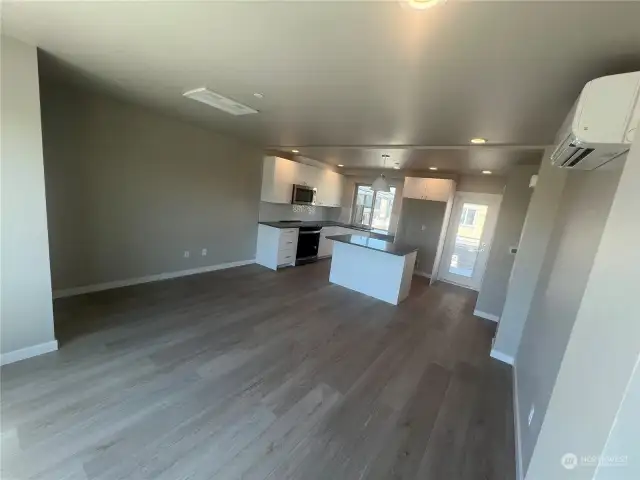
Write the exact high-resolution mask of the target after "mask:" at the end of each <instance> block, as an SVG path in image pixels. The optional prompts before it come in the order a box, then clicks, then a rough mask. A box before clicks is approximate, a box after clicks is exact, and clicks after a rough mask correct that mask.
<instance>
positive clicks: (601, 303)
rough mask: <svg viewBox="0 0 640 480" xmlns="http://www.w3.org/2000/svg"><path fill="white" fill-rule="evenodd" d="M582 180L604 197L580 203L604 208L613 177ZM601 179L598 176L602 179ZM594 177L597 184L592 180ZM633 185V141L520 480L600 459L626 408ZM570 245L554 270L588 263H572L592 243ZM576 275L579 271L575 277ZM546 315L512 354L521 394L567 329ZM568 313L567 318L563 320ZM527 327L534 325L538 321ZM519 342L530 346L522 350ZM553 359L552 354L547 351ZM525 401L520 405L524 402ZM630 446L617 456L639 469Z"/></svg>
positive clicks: (638, 261)
mask: <svg viewBox="0 0 640 480" xmlns="http://www.w3.org/2000/svg"><path fill="white" fill-rule="evenodd" d="M620 161H621V160H619V161H618V165H620V163H619V162H620ZM586 175H590V176H592V177H593V181H592V180H591V179H589V182H593V183H591V185H592V187H597V188H598V189H601V188H602V189H604V190H603V191H602V192H599V191H598V190H596V188H591V189H588V190H587V188H584V191H583V196H584V197H586V198H585V200H586V201H587V202H588V204H589V205H591V204H592V203H593V202H592V201H591V200H589V199H588V198H589V197H591V196H595V197H600V198H601V199H602V200H603V202H605V203H606V193H607V190H608V189H609V188H610V185H609V186H607V185H606V184H603V182H606V181H610V182H611V183H615V182H613V180H611V176H610V177H609V178H610V180H606V178H605V177H606V176H607V175H608V173H606V172H600V171H595V172H589V173H587V174H586ZM603 175H604V177H601V176H603ZM599 178H602V180H598V179H599ZM638 178H640V137H638V136H636V141H635V144H634V145H633V146H632V148H631V151H630V152H629V154H628V158H627V161H626V163H625V164H624V170H623V171H622V176H621V177H620V179H619V183H618V188H617V190H616V192H615V195H614V198H613V204H612V206H611V208H610V210H609V214H608V217H607V218H606V223H605V226H604V231H603V232H602V234H601V236H600V242H599V245H597V247H596V248H595V260H593V262H592V267H591V271H590V274H589V277H588V280H587V282H586V287H585V288H584V293H583V295H582V301H581V304H580V306H579V308H578V311H577V315H576V318H575V322H574V325H573V328H572V329H571V333H570V337H569V342H568V344H567V347H566V349H565V350H564V355H563V356H562V359H561V362H562V363H561V365H560V369H559V371H558V374H557V380H556V382H555V385H554V386H553V392H552V395H551V399H550V401H549V402H548V407H547V409H546V413H545V415H544V421H543V424H542V428H541V429H540V434H539V436H538V441H537V442H536V445H535V449H534V452H533V456H532V457H531V461H530V465H529V470H528V472H527V477H526V478H527V479H528V480H536V479H541V478H564V476H566V470H564V469H563V468H562V467H561V466H560V464H559V462H558V461H557V459H558V458H560V457H561V456H562V455H563V454H564V453H565V452H567V451H571V452H574V453H575V454H576V455H578V456H581V455H600V454H601V453H602V452H603V450H604V449H605V446H606V441H607V438H608V436H609V433H610V432H611V427H612V425H613V422H614V420H615V417H616V414H617V413H618V412H619V411H620V408H621V405H622V406H624V403H623V402H624V395H625V392H626V391H627V387H628V385H629V382H630V380H631V379H632V375H633V372H634V368H636V365H637V361H638V355H640V342H639V341H638V339H639V338H640V322H639V321H638V318H639V317H638V298H637V297H638V277H639V275H640V250H638V245H637V244H638V238H640V222H638V221H637V220H636V219H637V218H638V214H637V206H638V203H639V202H640V191H639V190H638ZM594 208H595V206H594ZM602 208H603V207H601V209H602ZM584 214H585V215H587V217H593V218H594V219H595V218H596V217H597V216H598V215H597V212H592V211H591V210H590V209H589V210H587V211H586V212H584ZM581 223H583V224H584V225H586V221H585V220H581ZM590 225H594V223H593V222H592V223H591V224H590ZM595 235H599V232H597V229H596V228H595V227H589V228H588V229H586V230H585V228H583V229H581V230H578V229H575V237H584V236H586V237H589V238H591V239H592V238H593V236H595ZM573 241H574V242H577V243H578V245H577V246H572V248H571V249H570V251H569V252H567V253H568V255H564V253H565V252H560V251H559V252H558V254H557V259H556V262H555V263H556V264H557V267H555V268H554V271H555V270H559V269H560V268H561V266H562V264H563V263H564V265H566V268H574V265H576V264H579V263H582V262H585V261H587V262H588V261H589V259H588V257H586V255H582V257H583V258H580V259H579V260H580V261H581V262H578V258H577V257H578V255H577V252H579V251H580V249H581V248H582V246H583V245H586V242H589V241H590V240H588V239H587V240H583V239H582V238H574V239H573ZM591 241H592V240H591ZM569 262H570V263H569ZM579 268H582V269H584V266H581V265H580V266H579ZM579 272H580V271H579V270H578V271H577V272H576V273H579ZM564 276H565V279H566V280H569V282H570V283H571V282H575V281H576V280H577V281H578V282H580V281H581V278H582V277H581V276H576V275H574V276H569V275H566V274H565V275H564ZM558 289H559V291H558V292H557V294H556V296H558V295H559V294H562V293H564V292H565V291H567V293H568V294H569V295H571V293H572V292H574V291H575V290H576V288H575V287H572V286H563V287H561V286H559V285H558ZM550 291H551V289H550ZM546 304H547V305H549V306H550V307H552V306H555V305H558V304H559V302H558V300H556V299H549V300H548V301H547V302H546ZM547 311H548V312H549V313H548V314H547V318H549V320H551V321H547V322H545V323H547V324H548V325H550V326H551V328H544V327H543V328H534V327H533V325H532V327H531V328H533V329H532V330H530V332H531V333H529V320H528V321H527V331H526V332H525V335H523V340H522V342H523V343H522V345H521V347H520V348H521V350H522V356H521V353H520V352H518V358H517V362H516V369H517V373H518V382H519V384H520V383H521V382H520V378H521V371H528V372H529V373H528V374H525V375H526V378H528V379H529V380H525V385H523V386H522V389H523V391H524V389H527V388H528V386H527V385H526V382H527V381H531V380H532V381H534V382H540V381H541V380H540V379H541V378H542V376H546V375H547V374H548V373H550V372H549V371H550V369H549V366H550V364H549V362H548V361H547V360H546V358H545V357H546V355H548V354H549V349H550V348H551V349H553V348H555V347H558V346H559V343H560V342H559V341H557V340H553V338H554V337H555V336H556V335H557V334H556V330H557V329H556V328H554V324H560V325H559V328H560V329H563V328H566V325H565V322H566V321H565V320H564V318H563V317H564V314H565V311H566V310H565V309H561V308H558V307H555V308H554V309H553V310H550V309H548V310H547ZM572 311H573V310H569V311H568V316H570V315H571V314H572ZM532 320H534V321H536V322H538V321H540V317H539V318H534V319H532ZM540 334H542V335H540ZM525 338H526V341H527V345H531V346H530V347H528V346H527V345H525V344H524V342H525ZM536 348H537V350H538V354H537V355H531V354H530V355H526V353H525V352H527V351H529V352H531V351H533V350H535V349H536ZM551 355H552V356H553V355H554V353H553V352H551ZM558 357H559V356H558ZM554 367H555V366H554ZM554 369H555V368H554ZM519 392H520V390H519ZM523 401H526V399H524V398H523ZM636 408H637V406H636ZM632 440H633V441H632V442H629V443H626V444H625V445H624V451H623V452H620V454H627V455H629V456H630V457H631V458H632V459H633V461H635V462H637V461H638V443H637V431H636V435H635V438H634V439H632ZM594 472H595V466H591V467H588V466H581V467H580V468H576V469H575V470H573V471H572V472H571V478H573V479H578V480H591V479H592V477H593V475H594ZM624 478H634V477H633V476H625V477H624Z"/></svg>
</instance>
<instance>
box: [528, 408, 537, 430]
mask: <svg viewBox="0 0 640 480" xmlns="http://www.w3.org/2000/svg"><path fill="white" fill-rule="evenodd" d="M534 413H536V407H535V406H534V405H531V410H529V418H528V419H527V422H528V423H529V426H531V422H533V414H534Z"/></svg>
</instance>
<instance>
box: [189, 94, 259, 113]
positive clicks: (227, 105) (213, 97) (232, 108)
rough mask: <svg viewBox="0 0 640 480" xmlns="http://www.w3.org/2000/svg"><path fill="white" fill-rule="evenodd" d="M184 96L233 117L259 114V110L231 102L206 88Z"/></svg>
mask: <svg viewBox="0 0 640 480" xmlns="http://www.w3.org/2000/svg"><path fill="white" fill-rule="evenodd" d="M182 95H183V96H185V97H187V98H190V99H192V100H196V101H198V102H202V103H206V104H207V105H210V106H212V107H214V108H217V109H218V110H222V111H224V112H227V113H230V114H231V115H251V114H253V113H258V111H257V110H254V109H253V108H251V107H247V106H246V105H243V104H241V103H238V102H236V101H235V100H231V99H230V98H227V97H223V96H222V95H220V94H218V93H215V92H212V91H211V90H207V89H206V88H204V87H200V88H195V89H193V90H189V91H188V92H184V93H183V94H182Z"/></svg>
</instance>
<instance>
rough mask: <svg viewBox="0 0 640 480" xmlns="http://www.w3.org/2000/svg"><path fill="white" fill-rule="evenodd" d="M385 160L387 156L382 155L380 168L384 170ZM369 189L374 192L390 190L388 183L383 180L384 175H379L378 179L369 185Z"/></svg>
mask: <svg viewBox="0 0 640 480" xmlns="http://www.w3.org/2000/svg"><path fill="white" fill-rule="evenodd" d="M387 158H389V155H382V161H383V166H382V168H386V166H387ZM371 189H372V190H373V191H374V192H390V191H391V188H390V187H389V182H387V179H386V178H385V176H384V174H382V173H381V174H380V176H379V177H378V178H376V179H375V180H374V181H373V183H372V184H371Z"/></svg>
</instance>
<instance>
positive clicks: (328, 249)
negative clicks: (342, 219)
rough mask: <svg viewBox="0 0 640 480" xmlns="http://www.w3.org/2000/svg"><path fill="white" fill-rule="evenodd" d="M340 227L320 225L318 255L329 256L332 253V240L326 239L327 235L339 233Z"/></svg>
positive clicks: (321, 256)
mask: <svg viewBox="0 0 640 480" xmlns="http://www.w3.org/2000/svg"><path fill="white" fill-rule="evenodd" d="M339 228H340V227H322V230H321V231H320V245H319V246H318V257H320V258H323V257H330V256H331V254H332V253H333V240H327V237H330V236H332V235H339V233H338V229H339Z"/></svg>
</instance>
